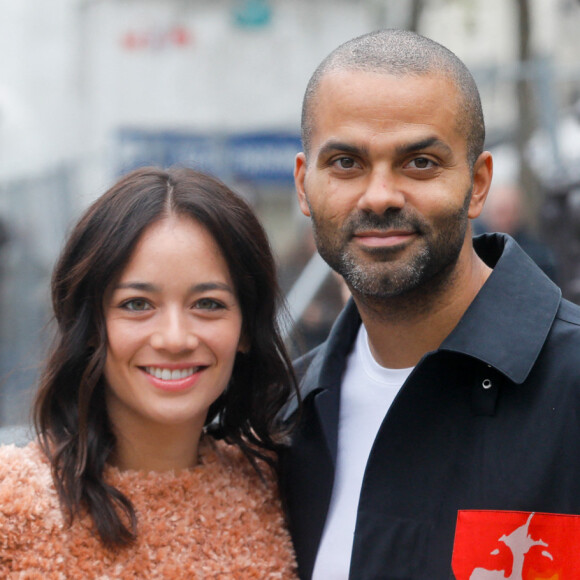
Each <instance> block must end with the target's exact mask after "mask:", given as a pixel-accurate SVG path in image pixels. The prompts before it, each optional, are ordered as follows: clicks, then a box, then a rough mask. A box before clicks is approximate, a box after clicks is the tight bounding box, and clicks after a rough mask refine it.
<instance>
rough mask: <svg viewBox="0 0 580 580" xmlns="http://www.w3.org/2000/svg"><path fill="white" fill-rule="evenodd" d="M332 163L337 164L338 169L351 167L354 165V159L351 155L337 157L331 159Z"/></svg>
mask: <svg viewBox="0 0 580 580" xmlns="http://www.w3.org/2000/svg"><path fill="white" fill-rule="evenodd" d="M333 165H338V167H339V168H340V169H352V168H353V167H356V161H355V160H354V159H353V158H352V157H339V158H338V159H335V160H334V161H333Z"/></svg>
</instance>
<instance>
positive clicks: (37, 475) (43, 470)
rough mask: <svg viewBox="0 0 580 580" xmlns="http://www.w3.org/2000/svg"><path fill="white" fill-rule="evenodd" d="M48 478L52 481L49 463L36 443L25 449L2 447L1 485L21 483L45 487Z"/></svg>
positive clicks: (0, 448)
mask: <svg viewBox="0 0 580 580" xmlns="http://www.w3.org/2000/svg"><path fill="white" fill-rule="evenodd" d="M47 477H48V480H49V481H50V467H49V463H48V460H47V458H46V456H45V455H44V453H43V452H42V450H41V449H40V446H39V445H38V443H37V442H36V441H33V442H31V443H29V444H28V445H26V446H25V447H18V446H16V445H1V446H0V484H5V483H7V482H9V481H10V482H17V481H21V482H23V483H24V482H26V483H30V484H35V483H38V484H39V485H43V486H44V485H46V483H47Z"/></svg>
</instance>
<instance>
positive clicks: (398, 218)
mask: <svg viewBox="0 0 580 580" xmlns="http://www.w3.org/2000/svg"><path fill="white" fill-rule="evenodd" d="M343 227H344V229H345V231H346V232H348V233H350V234H354V233H356V232H360V231H365V230H383V231H388V230H404V231H410V232H415V233H418V234H422V233H424V232H425V231H426V230H427V227H426V224H425V223H424V221H423V220H421V219H420V218H418V217H417V216H414V215H410V214H409V213H408V212H405V213H403V212H401V211H400V210H396V211H392V210H387V211H386V212H385V213H383V214H380V215H379V214H376V213H367V212H360V213H358V214H356V215H354V216H351V217H350V218H349V220H348V221H347V222H346V223H345V224H344V226H343Z"/></svg>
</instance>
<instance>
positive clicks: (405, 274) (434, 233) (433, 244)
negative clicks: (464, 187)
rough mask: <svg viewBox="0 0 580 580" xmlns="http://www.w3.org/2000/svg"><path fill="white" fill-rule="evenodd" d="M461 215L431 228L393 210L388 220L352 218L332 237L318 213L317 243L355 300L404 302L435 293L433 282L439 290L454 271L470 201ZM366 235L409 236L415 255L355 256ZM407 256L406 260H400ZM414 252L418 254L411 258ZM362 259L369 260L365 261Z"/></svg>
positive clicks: (369, 252) (373, 252) (374, 251)
mask: <svg viewBox="0 0 580 580" xmlns="http://www.w3.org/2000/svg"><path fill="white" fill-rule="evenodd" d="M470 199H471V191H469V192H468V195H467V196H466V198H465V203H464V204H463V206H462V207H461V208H459V209H458V210H457V211H456V212H455V213H453V214H451V215H448V216H446V217H445V218H440V219H439V220H437V221H436V222H434V223H433V224H429V222H427V221H426V220H424V219H423V218H421V217H420V216H418V215H416V214H413V213H411V212H408V211H403V210H399V209H388V210H387V211H386V212H385V213H384V214H383V215H377V214H374V213H365V212H359V213H357V214H355V215H353V216H351V217H350V218H349V219H348V220H347V221H346V222H345V223H344V225H343V227H342V228H341V230H340V232H336V231H335V232H330V235H329V232H328V231H326V230H325V228H324V225H323V224H322V225H321V224H320V223H319V222H318V221H317V219H316V215H315V213H313V212H312V209H311V215H312V223H313V231H314V238H315V241H316V245H317V247H318V252H319V253H320V255H321V256H322V258H323V259H324V260H325V261H326V262H327V263H328V265H329V266H330V267H331V268H332V269H333V270H335V271H336V272H338V273H339V274H340V275H341V276H342V277H343V278H344V279H345V281H346V283H347V284H348V286H349V287H350V288H351V290H352V292H353V293H354V294H358V295H359V296H361V297H365V298H367V299H371V300H377V299H378V300H381V299H385V298H391V297H395V296H401V295H403V294H407V293H409V292H413V291H420V289H421V288H422V287H425V290H426V291H428V292H431V291H432V290H435V288H433V287H432V285H429V286H427V282H429V281H432V282H433V283H435V282H436V283H437V285H438V286H439V285H440V284H442V283H443V282H444V280H443V278H445V276H446V274H447V273H449V272H451V271H452V270H453V266H454V265H455V264H456V262H457V260H458V258H459V254H460V252H461V248H462V247H463V243H464V240H465V232H466V230H467V223H468V217H467V212H468V208H469V201H470ZM365 230H367V231H368V230H373V231H377V230H404V231H406V232H412V233H413V234H414V236H416V239H415V240H413V241H412V245H413V246H414V247H412V248H410V249H409V250H407V249H403V250H401V249H400V248H389V247H377V248H368V247H367V248H364V249H363V250H361V249H360V247H359V248H358V249H356V250H355V248H353V247H352V246H351V245H350V242H351V241H352V239H353V235H354V234H355V233H356V232H360V231H365ZM333 234H334V235H333ZM405 252H406V253H407V256H406V257H404V258H403V257H397V254H400V253H405ZM411 252H412V253H411ZM361 253H362V254H363V255H366V257H367V259H366V260H365V259H364V258H361Z"/></svg>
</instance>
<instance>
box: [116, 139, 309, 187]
mask: <svg viewBox="0 0 580 580" xmlns="http://www.w3.org/2000/svg"><path fill="white" fill-rule="evenodd" d="M301 150H302V145H301V141H300V136H299V135H298V134H297V133H289V132H288V133H284V132H260V133H243V134H235V135H225V136H220V135H201V134H192V133H184V132H179V131H148V130H140V129H121V130H120V131H119V132H118V134H117V155H118V156H117V160H118V162H117V172H118V173H119V174H122V173H126V172H127V171H130V170H131V169H134V168H136V167H142V166H144V165H157V166H161V167H169V166H171V165H185V166H187V167H193V168H195V169H199V170H200V171H206V172H209V173H212V174H214V175H217V176H219V177H221V178H222V179H225V180H230V179H235V180H238V181H249V182H254V183H263V182H264V183H271V182H277V183H288V184H291V183H292V182H293V171H294V158H295V156H296V153H298V152H299V151H301Z"/></svg>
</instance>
